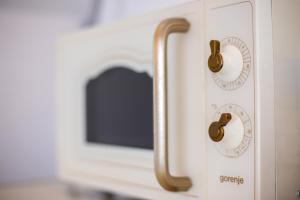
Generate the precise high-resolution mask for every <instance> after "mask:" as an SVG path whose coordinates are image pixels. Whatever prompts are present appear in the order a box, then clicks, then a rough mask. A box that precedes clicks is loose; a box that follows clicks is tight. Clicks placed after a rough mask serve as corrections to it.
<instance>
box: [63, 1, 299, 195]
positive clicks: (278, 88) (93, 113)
mask: <svg viewBox="0 0 300 200" xmlns="http://www.w3.org/2000/svg"><path fill="white" fill-rule="evenodd" d="M299 9H300V3H299V1H297V0H289V1H279V0H273V1H271V0H259V1H254V0H253V1H247V0H245V1H240V0H211V1H204V0H195V1H191V2H189V3H186V4H183V5H178V6H176V7H172V8H168V9H164V10H161V11H158V12H154V13H150V14H148V15H145V16H141V17H136V18H134V19H128V20H125V21H122V22H119V23H116V24H113V25H108V26H105V27H99V28H93V29H90V30H84V31H80V32H78V33H74V34H71V35H68V36H65V37H63V38H62V39H61V40H60V42H59V48H58V69H57V77H58V78H57V83H58V84H57V91H58V93H57V97H58V100H57V106H58V124H57V127H58V157H59V174H60V177H61V178H62V179H63V180H65V181H69V182H73V183H78V184H83V185H87V186H90V187H93V188H96V189H100V190H107V191H111V192H117V193H122V194H126V195H130V196H133V197H137V198H140V199H157V200H183V199H184V200H198V199H205V200H217V199H231V200H241V199H243V200H275V199H278V200H289V199H290V200H292V199H297V198H300V191H299V190H300V145H299V139H300V131H299V129H300V125H299V124H300V123H299V120H300V117H299V116H300V89H299V88H300V87H299V86H300V85H299V81H298V80H299V77H300V70H299V69H300V67H299V64H300V55H299V52H300V47H299V46H300V43H299V35H300V34H299V33H300V27H299V26H298V25H297V19H299V17H300V15H299V12H298V10H299ZM297 195H298V197H297Z"/></svg>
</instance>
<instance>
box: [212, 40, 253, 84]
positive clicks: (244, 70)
mask: <svg viewBox="0 0 300 200" xmlns="http://www.w3.org/2000/svg"><path fill="white" fill-rule="evenodd" d="M220 54H221V55H222V58H223V67H222V70H220V71H219V72H217V73H212V78H213V79H214V81H215V83H216V84H217V85H218V86H219V87H220V88H222V89H224V90H235V89H237V88H239V87H241V86H242V85H243V84H244V83H245V82H246V80H247V78H248V76H249V73H250V69H251V55H250V52H249V49H248V47H247V45H246V44H245V43H244V42H243V41H242V40H240V39H239V38H237V37H228V38H225V39H223V40H222V41H221V47H220Z"/></svg>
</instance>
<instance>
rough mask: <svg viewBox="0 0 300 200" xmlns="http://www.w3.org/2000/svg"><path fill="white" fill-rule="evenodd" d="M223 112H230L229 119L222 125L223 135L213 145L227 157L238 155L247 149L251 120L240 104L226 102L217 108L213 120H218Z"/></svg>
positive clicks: (250, 134)
mask: <svg viewBox="0 0 300 200" xmlns="http://www.w3.org/2000/svg"><path fill="white" fill-rule="evenodd" d="M224 113H230V114H231V120H230V121H229V122H228V123H227V125H226V126H224V127H223V129H224V137H223V139H222V140H220V141H219V142H217V143H215V146H216V148H217V150H218V151H219V152H220V153H221V154H223V155H225V156H227V157H238V156H240V155H242V154H243V153H244V152H245V151H246V150H247V148H248V146H249V144H250V142H251V140H252V137H253V134H252V124H251V120H250V118H249V116H248V114H247V113H246V112H245V111H244V109H242V108H241V107H240V106H238V105H235V104H226V105H224V106H222V107H221V108H219V109H218V111H217V112H216V114H215V115H214V117H213V121H217V120H219V119H220V117H221V116H222V114H224Z"/></svg>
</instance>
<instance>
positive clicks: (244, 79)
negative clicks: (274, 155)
mask: <svg viewBox="0 0 300 200" xmlns="http://www.w3.org/2000/svg"><path fill="white" fill-rule="evenodd" d="M207 26H208V35H207V36H208V37H207V39H208V40H207V41H206V46H207V57H208V56H209V54H210V49H209V41H210V40H220V41H221V52H222V43H223V46H224V42H226V43H228V44H230V43H231V44H234V46H236V47H237V48H238V49H239V50H240V51H241V54H242V55H243V67H242V68H243V69H242V70H241V72H240V73H241V74H240V76H239V78H240V80H239V79H235V80H234V81H231V82H228V80H226V77H225V78H224V79H223V80H222V70H224V71H225V70H227V69H222V70H221V72H219V74H213V73H212V72H211V71H210V70H209V69H208V68H207V73H206V75H207V109H208V110H207V130H208V127H209V125H210V124H211V123H212V122H213V121H216V120H218V117H216V116H219V115H220V114H221V113H223V112H229V113H231V114H234V116H237V117H240V120H241V121H242V123H243V128H241V127H239V126H237V127H239V128H236V130H235V128H234V126H233V129H234V130H233V131H235V132H236V133H237V134H235V133H234V134H231V135H233V136H234V135H237V136H239V137H240V136H241V134H242V135H243V137H244V138H243V139H241V138H239V139H240V141H241V142H240V145H235V148H231V149H224V148H223V147H224V145H223V147H222V142H221V143H216V142H213V141H212V140H211V139H210V138H209V137H207V153H208V163H207V165H208V166H207V167H208V186H207V187H208V200H216V199H243V200H253V199H254V195H255V179H254V174H255V171H254V169H255V168H254V167H255V162H254V158H255V154H254V152H255V151H254V150H255V149H254V142H255V138H254V135H255V134H254V130H255V123H254V122H255V120H254V114H255V113H254V109H255V105H254V104H255V101H254V100H255V97H254V88H255V87H254V86H255V85H254V74H255V73H254V65H253V64H254V60H253V58H254V50H253V49H254V47H253V45H254V36H253V35H254V34H253V8H252V4H251V3H250V2H243V3H236V4H230V5H218V6H217V7H216V5H214V6H213V7H208V11H207ZM232 55H234V54H232ZM226 59H227V58H226ZM232 59H234V58H232ZM224 67H226V65H224ZM232 70H234V68H233V69H232ZM233 74H234V72H233ZM216 76H218V77H219V78H220V79H221V81H224V82H217V80H216V78H215V77H216ZM219 112H220V113H219ZM231 125H234V122H232V124H231ZM231 125H230V122H229V124H228V125H227V126H231ZM231 130H232V129H231V128H230V127H225V137H226V131H231ZM241 131H243V133H241V134H239V132H241ZM228 135H230V134H228ZM233 136H232V137H233ZM225 137H224V138H225ZM228 137H231V136H228ZM232 139H233V140H234V138H232ZM227 140H228V138H227ZM229 140H230V139H229ZM229 146H230V145H229ZM236 146H237V147H236ZM225 147H226V145H225Z"/></svg>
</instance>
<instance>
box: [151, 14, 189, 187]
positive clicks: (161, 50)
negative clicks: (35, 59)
mask: <svg viewBox="0 0 300 200" xmlns="http://www.w3.org/2000/svg"><path fill="white" fill-rule="evenodd" d="M189 27H190V25H189V22H188V21H187V20H185V19H181V18H171V19H166V20H164V21H162V22H161V23H160V24H159V25H158V27H157V29H156V31H155V36H154V49H153V50H154V52H153V54H154V94H153V96H154V97H153V103H154V105H153V107H154V163H155V175H156V178H157V180H158V182H159V183H160V185H161V186H162V187H163V188H165V189H166V190H168V191H186V190H188V189H189V188H190V187H191V186H192V182H191V180H190V178H189V177H174V176H172V175H171V174H170V171H169V158H168V86H167V82H168V81H167V78H168V74H167V68H168V64H167V47H168V36H169V35H170V34H171V33H178V32H179V33H183V32H187V31H188V30H189Z"/></svg>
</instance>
